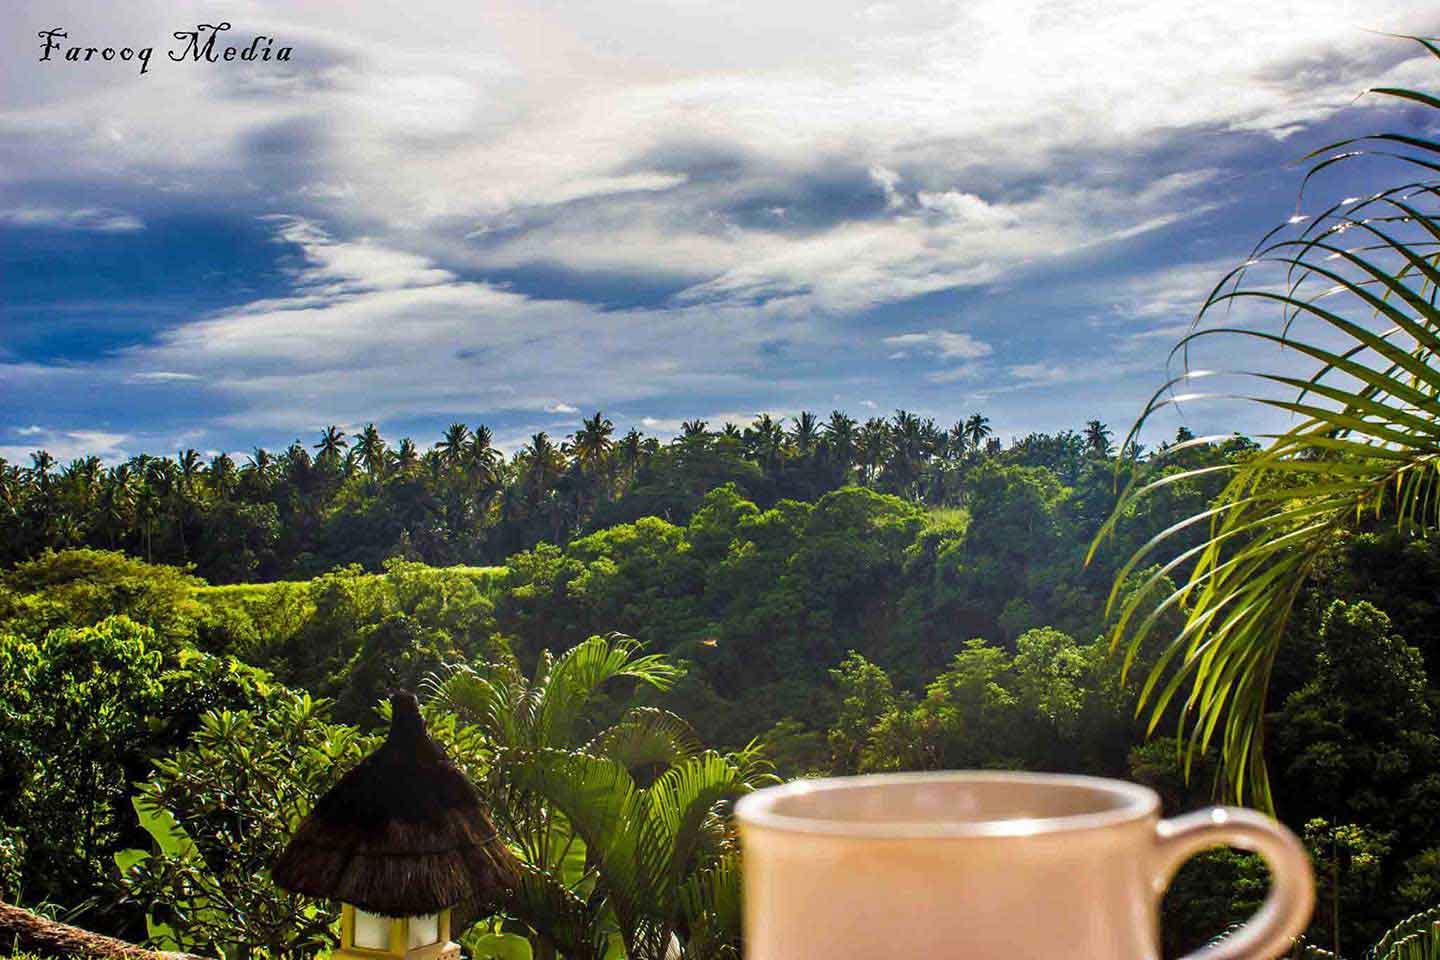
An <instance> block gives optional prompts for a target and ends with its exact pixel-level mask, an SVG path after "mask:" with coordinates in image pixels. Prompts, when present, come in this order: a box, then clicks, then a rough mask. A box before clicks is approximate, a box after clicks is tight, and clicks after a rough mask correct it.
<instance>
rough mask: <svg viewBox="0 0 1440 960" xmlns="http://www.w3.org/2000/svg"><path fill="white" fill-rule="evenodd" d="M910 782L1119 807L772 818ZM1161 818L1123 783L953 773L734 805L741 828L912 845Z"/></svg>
mask: <svg viewBox="0 0 1440 960" xmlns="http://www.w3.org/2000/svg"><path fill="white" fill-rule="evenodd" d="M913 783H962V784H963V783H1001V784H1005V783H1010V784H1027V785H1031V786H1034V785H1049V786H1056V787H1070V788H1083V789H1087V790H1096V791H1101V792H1104V793H1108V794H1111V795H1112V796H1115V797H1118V798H1119V801H1120V802H1119V803H1118V804H1117V805H1116V806H1114V807H1111V808H1109V809H1105V810H1096V811H1093V812H1089V813H1072V814H1062V815H1059V816H1053V817H1011V818H1007V819H994V820H976V821H972V822H965V821H944V820H936V821H896V822H893V823H875V822H862V821H854V820H836V819H827V818H823V817H797V816H791V815H788V814H782V813H776V812H775V808H776V806H777V805H778V804H779V803H780V802H781V801H783V800H787V799H789V798H791V797H796V796H805V795H807V794H811V793H818V792H821V791H828V790H852V789H856V788H861V787H873V786H876V785H882V786H883V785H886V784H897V785H898V784H913ZM1159 814H1160V797H1159V795H1158V794H1156V793H1155V791H1154V790H1151V789H1150V788H1149V787H1145V786H1141V785H1140V784H1138V783H1130V782H1128V781H1125V780H1111V779H1109V778H1106V777H1089V776H1083V775H1080V774H1066V773H1026V772H1019V771H998V770H996V771H991V770H956V771H941V772H925V773H880V774H865V775H862V776H854V777H825V778H819V779H809V780H805V779H801V780H792V781H790V782H789V783H784V784H780V785H779V786H774V787H766V788H764V789H762V790H757V791H755V792H754V793H751V794H747V795H746V796H744V797H741V798H740V800H739V801H737V802H736V804H735V819H736V820H737V821H738V822H739V824H740V825H741V827H759V828H761V829H765V830H774V831H778V832H782V833H799V834H810V835H815V836H825V837H835V838H845V839H852V838H853V839H877V840H916V839H934V840H945V839H967V838H984V837H1031V836H1038V835H1042V834H1055V833H1069V832H1075V831H1082V830H1102V829H1105V828H1107V827H1115V826H1119V825H1120V824H1124V823H1129V822H1132V821H1137V820H1145V819H1148V818H1151V817H1156V818H1158V817H1159Z"/></svg>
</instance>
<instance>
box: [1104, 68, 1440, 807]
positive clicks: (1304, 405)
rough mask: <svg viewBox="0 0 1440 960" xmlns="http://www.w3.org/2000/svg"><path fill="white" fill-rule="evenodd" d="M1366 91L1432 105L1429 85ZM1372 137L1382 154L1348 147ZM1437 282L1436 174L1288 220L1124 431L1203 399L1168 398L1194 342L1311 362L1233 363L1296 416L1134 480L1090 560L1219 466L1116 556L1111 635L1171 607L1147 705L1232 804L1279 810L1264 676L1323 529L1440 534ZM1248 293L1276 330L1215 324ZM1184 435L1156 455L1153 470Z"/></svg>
mask: <svg viewBox="0 0 1440 960" xmlns="http://www.w3.org/2000/svg"><path fill="white" fill-rule="evenodd" d="M1420 42H1421V43H1423V44H1424V45H1425V46H1426V48H1427V49H1429V50H1430V51H1431V52H1432V53H1434V52H1435V49H1436V48H1435V47H1434V45H1433V44H1430V43H1429V42H1427V41H1420ZM1374 92H1376V93H1379V94H1382V95H1385V96H1389V97H1395V98H1400V99H1403V100H1405V101H1406V102H1410V103H1419V104H1422V105H1424V106H1425V107H1427V108H1430V109H1440V99H1436V98H1434V97H1431V96H1429V95H1428V94H1421V93H1417V92H1415V91H1405V90H1394V89H1382V90H1376V91H1374ZM1367 141H1368V142H1369V144H1370V146H1372V147H1373V146H1374V145H1375V144H1383V146H1384V149H1383V150H1378V151H1377V150H1373V149H1370V150H1367V149H1351V148H1352V147H1364V146H1365V145H1366V142H1367ZM1393 148H1400V151H1399V152H1398V153H1397V152H1396V150H1395V149H1393ZM1334 151H1339V152H1334ZM1321 153H1324V154H1326V155H1325V156H1323V158H1322V159H1320V160H1319V161H1318V162H1317V163H1315V164H1314V166H1313V167H1312V169H1311V171H1310V173H1309V174H1308V175H1307V177H1306V182H1307V183H1308V182H1309V181H1310V179H1311V178H1312V177H1314V176H1315V174H1317V173H1318V172H1320V171H1321V170H1323V169H1326V168H1328V167H1331V166H1333V165H1335V164H1337V163H1341V162H1346V161H1349V160H1352V159H1354V158H1357V157H1361V156H1373V155H1376V154H1377V153H1378V154H1379V155H1380V156H1385V157H1391V158H1396V157H1398V158H1399V159H1401V160H1404V161H1406V163H1407V164H1408V165H1409V166H1410V167H1411V168H1419V169H1422V170H1424V171H1426V173H1434V172H1436V170H1437V169H1440V166H1437V164H1436V163H1435V161H1433V160H1431V159H1429V156H1430V155H1435V154H1440V142H1436V141H1431V140H1426V139H1423V138H1419V137H1410V136H1400V135H1396V134H1381V135H1378V136H1376V137H1372V138H1362V139H1361V140H1351V141H1343V142H1341V143H1337V144H1332V145H1331V147H1330V148H1327V149H1325V150H1323V151H1322V152H1321ZM1316 156H1320V153H1317V154H1312V156H1311V158H1310V159H1314V158H1315V157H1316ZM1301 224H1303V226H1301ZM1437 287H1440V181H1435V180H1416V181H1410V182H1407V183H1403V184H1401V185H1399V186H1396V187H1392V188H1390V189H1387V190H1384V191H1381V192H1378V193H1375V194H1372V195H1370V196H1367V197H1362V198H1358V199H1357V198H1347V199H1346V200H1343V201H1341V202H1339V203H1336V204H1333V205H1332V206H1330V207H1329V208H1327V209H1326V210H1325V211H1324V212H1323V213H1321V214H1320V215H1319V216H1318V217H1315V218H1313V219H1309V220H1305V219H1303V218H1296V219H1295V220H1294V221H1292V223H1290V224H1287V225H1285V226H1282V227H1281V228H1277V230H1275V231H1272V232H1271V233H1270V234H1269V235H1267V237H1266V238H1265V239H1264V240H1263V241H1262V243H1261V245H1260V246H1259V247H1257V249H1256V251H1255V252H1254V254H1253V255H1252V256H1251V257H1250V258H1249V259H1248V260H1247V261H1246V262H1245V263H1244V264H1242V265H1241V266H1240V267H1237V268H1236V269H1235V270H1234V271H1232V272H1231V273H1230V274H1229V275H1227V276H1226V277H1225V278H1223V279H1222V280H1221V282H1220V283H1219V284H1217V285H1216V287H1215V289H1214V290H1213V291H1212V292H1211V294H1210V295H1209V297H1208V298H1207V299H1206V301H1205V303H1204V305H1203V306H1202V307H1201V309H1200V312H1199V315H1198V316H1197V319H1196V322H1195V327H1194V329H1193V330H1192V332H1191V333H1190V334H1189V335H1187V336H1186V337H1184V338H1183V339H1182V340H1181V341H1180V343H1179V344H1178V345H1177V346H1176V348H1175V351H1174V353H1172V358H1178V359H1179V360H1180V361H1181V362H1182V363H1183V365H1184V367H1185V370H1184V372H1183V374H1181V375H1179V376H1177V377H1175V378H1174V379H1173V380H1171V381H1170V382H1169V383H1167V384H1166V385H1165V387H1163V388H1162V389H1161V390H1160V391H1158V392H1157V393H1156V395H1155V396H1154V397H1152V399H1151V401H1150V403H1149V404H1148V405H1147V406H1146V408H1145V410H1144V412H1143V413H1142V414H1141V416H1140V417H1139V419H1138V420H1137V422H1136V425H1135V427H1134V428H1133V429H1132V430H1131V433H1130V437H1131V438H1133V437H1135V436H1136V435H1137V434H1138V433H1139V431H1140V429H1141V427H1143V426H1144V424H1145V423H1146V422H1147V421H1148V420H1149V419H1150V418H1151V417H1152V416H1153V415H1154V414H1155V413H1156V412H1157V411H1159V410H1161V409H1166V408H1168V407H1171V406H1173V405H1175V404H1177V403H1179V402H1180V401H1181V400H1185V401H1189V400H1191V399H1195V396H1194V395H1187V396H1184V397H1180V396H1177V395H1176V394H1177V392H1178V391H1179V390H1183V389H1184V388H1185V386H1186V385H1187V384H1188V383H1189V382H1190V381H1191V380H1194V379H1199V378H1201V377H1214V376H1216V375H1217V373H1216V371H1210V370H1198V369H1196V370H1192V369H1190V356H1191V352H1192V351H1193V350H1196V349H1200V348H1202V347H1204V346H1205V345H1206V344H1208V343H1209V342H1210V341H1211V340H1212V339H1215V338H1222V339H1223V340H1225V341H1231V342H1238V343H1242V344H1243V343H1248V344H1253V345H1254V348H1250V347H1246V348H1244V350H1243V352H1244V353H1245V354H1246V355H1250V354H1254V353H1256V352H1257V350H1258V349H1261V348H1271V349H1277V350H1278V351H1282V352H1283V353H1282V354H1279V355H1284V356H1289V357H1292V358H1294V359H1293V362H1298V363H1300V364H1303V365H1307V366H1308V368H1309V369H1308V372H1306V373H1303V374H1300V375H1291V374H1289V373H1286V372H1284V371H1275V370H1264V369H1261V370H1241V371H1231V372H1230V375H1232V376H1234V377H1236V378H1238V379H1240V380H1242V381H1245V380H1248V381H1250V382H1252V383H1254V384H1256V385H1257V386H1258V387H1259V388H1260V389H1258V390H1256V391H1254V392H1247V393H1246V394H1244V395H1242V399H1244V400H1245V401H1246V402H1247V403H1249V404H1251V405H1254V406H1257V407H1259V408H1261V409H1265V410H1269V411H1273V412H1274V414H1276V415H1277V418H1283V419H1286V420H1289V421H1290V423H1291V426H1290V427H1289V429H1286V430H1284V431H1283V432H1280V433H1275V434H1270V435H1265V436H1262V438H1261V439H1263V440H1266V441H1267V443H1266V445H1265V447H1264V449H1262V450H1261V451H1260V452H1259V453H1257V454H1255V455H1254V456H1253V457H1251V458H1249V459H1248V460H1245V461H1243V462H1239V463H1233V464H1225V465H1221V466H1218V467H1217V466H1209V467H1204V468H1199V469H1188V470H1184V469H1173V468H1172V469H1170V470H1169V471H1168V472H1167V473H1166V474H1165V475H1163V476H1161V477H1159V478H1154V477H1153V476H1152V478H1150V479H1148V480H1145V481H1136V480H1132V481H1130V483H1129V485H1128V486H1127V487H1126V489H1125V490H1124V493H1123V495H1122V496H1121V498H1120V501H1119V505H1118V506H1117V508H1116V510H1115V512H1114V514H1113V515H1112V517H1111V518H1110V520H1109V521H1108V522H1107V523H1106V525H1105V526H1104V527H1103V528H1102V529H1101V531H1100V534H1099V535H1098V536H1097V538H1096V541H1095V543H1094V544H1092V546H1091V551H1090V555H1091V557H1093V556H1094V555H1095V553H1096V550H1097V549H1098V547H1099V545H1100V543H1101V541H1102V540H1103V539H1104V538H1106V537H1107V536H1108V535H1109V534H1110V533H1111V532H1112V531H1113V529H1114V527H1115V525H1116V524H1117V523H1118V522H1119V521H1120V519H1121V518H1122V517H1123V516H1125V515H1127V514H1128V513H1130V512H1132V511H1133V509H1134V507H1135V505H1136V504H1137V502H1138V501H1140V500H1141V499H1143V498H1145V497H1147V496H1150V495H1152V494H1154V493H1155V492H1156V491H1157V490H1159V489H1161V488H1162V487H1164V486H1167V485H1170V484H1174V483H1181V482H1185V481H1189V480H1195V479H1198V478H1200V477H1202V476H1210V475H1215V474H1219V475H1224V476H1226V477H1227V479H1226V484H1225V487H1224V489H1223V490H1222V491H1221V493H1220V494H1219V496H1218V497H1217V498H1216V499H1215V501H1214V502H1213V503H1212V504H1211V505H1210V507H1209V508H1208V509H1207V510H1205V511H1204V512H1202V513H1200V514H1198V515H1197V516H1195V517H1192V518H1189V519H1187V520H1185V521H1182V522H1180V523H1178V524H1175V525H1173V526H1172V527H1170V528H1169V529H1167V530H1165V531H1163V532H1162V533H1161V534H1159V535H1157V536H1156V537H1154V538H1153V539H1152V540H1151V541H1150V542H1148V543H1146V544H1145V545H1144V546H1143V547H1141V548H1140V550H1138V551H1137V552H1136V554H1135V555H1134V556H1133V557H1132V558H1131V560H1130V561H1129V562H1128V563H1126V564H1125V565H1124V566H1123V567H1122V568H1121V570H1120V572H1119V574H1117V577H1116V579H1115V584H1114V587H1113V589H1112V592H1111V596H1110V604H1109V607H1110V612H1111V613H1112V614H1114V615H1115V621H1114V622H1115V627H1114V640H1115V642H1116V643H1118V644H1126V645H1128V650H1127V659H1126V663H1127V666H1128V664H1129V662H1130V661H1131V660H1132V659H1133V657H1134V655H1135V653H1136V651H1138V650H1139V649H1140V647H1141V645H1142V644H1143V643H1144V641H1145V639H1146V637H1147V635H1148V634H1149V633H1150V632H1151V631H1152V630H1153V629H1154V628H1155V625H1156V624H1157V623H1159V622H1161V621H1160V618H1159V616H1158V614H1159V613H1160V612H1161V611H1162V610H1171V609H1175V610H1179V611H1181V612H1182V614H1183V618H1184V625H1183V627H1182V628H1181V630H1180V633H1179V634H1178V635H1177V636H1176V637H1174V638H1173V640H1172V641H1171V643H1170V645H1169V647H1168V649H1167V651H1166V652H1165V653H1164V654H1163V655H1162V656H1161V657H1160V659H1159V662H1158V664H1157V665H1156V666H1155V667H1154V668H1153V672H1152V674H1151V675H1150V677H1149V678H1148V680H1147V682H1146V684H1145V685H1144V687H1143V691H1142V704H1143V705H1145V706H1147V707H1148V709H1149V710H1150V726H1151V728H1152V729H1153V728H1154V726H1155V724H1156V723H1158V722H1160V721H1161V719H1162V717H1163V715H1164V714H1165V713H1166V711H1167V710H1169V709H1171V708H1172V707H1175V708H1177V713H1178V715H1179V722H1180V723H1181V725H1182V728H1186V729H1188V736H1187V738H1186V742H1187V743H1188V745H1189V749H1190V753H1189V756H1190V757H1192V758H1193V757H1194V756H1196V755H1197V754H1198V753H1201V752H1203V751H1204V750H1205V749H1206V748H1208V747H1209V746H1210V745H1211V744H1212V743H1213V742H1216V741H1217V740H1218V742H1219V743H1220V744H1221V746H1222V748H1223V755H1224V759H1225V762H1224V765H1223V771H1222V776H1223V778H1224V782H1225V783H1226V784H1227V789H1228V791H1229V792H1230V794H1231V796H1232V798H1233V799H1234V800H1235V801H1236V802H1245V801H1246V800H1247V798H1248V799H1250V800H1252V801H1253V802H1255V803H1257V804H1258V805H1260V806H1262V807H1269V806H1270V805H1271V800H1270V793H1269V785H1268V778H1267V774H1266V769H1265V757H1264V725H1263V717H1264V713H1265V709H1266V692H1267V689H1268V686H1269V680H1270V673H1271V670H1272V667H1273V664H1274V662H1275V656H1276V650H1277V647H1278V645H1279V643H1280V641H1281V638H1282V637H1283V635H1284V633H1285V631H1286V629H1287V626H1288V624H1289V621H1290V618H1291V615H1292V612H1293V611H1294V609H1295V606H1296V604H1297V601H1298V599H1299V597H1300V595H1301V590H1302V588H1303V586H1304V585H1305V583H1306V582H1307V581H1308V580H1309V578H1310V577H1311V575H1312V573H1313V572H1314V571H1315V568H1316V564H1317V562H1319V560H1320V559H1321V558H1322V557H1323V556H1324V555H1325V553H1326V550H1327V548H1329V546H1330V545H1331V544H1332V543H1333V541H1334V539H1335V537H1336V536H1337V535H1338V534H1340V533H1341V532H1342V531H1344V530H1346V529H1347V528H1349V527H1351V526H1353V525H1354V524H1355V523H1357V522H1358V521H1360V520H1362V519H1364V518H1366V517H1371V518H1384V519H1385V520H1387V521H1389V522H1393V523H1394V524H1395V525H1396V527H1397V528H1398V529H1399V530H1400V531H1401V532H1402V533H1404V534H1406V535H1412V536H1425V535H1428V534H1429V533H1431V532H1433V531H1434V530H1436V529H1437V527H1440V366H1437V364H1436V363H1435V357H1436V354H1437V351H1440V307H1437V304H1436V291H1437ZM1251 304H1255V305H1259V306H1262V307H1263V306H1266V305H1269V306H1273V307H1277V308H1278V315H1277V317H1276V324H1275V326H1274V328H1267V327H1264V326H1261V325H1258V324H1255V323H1250V322H1241V323H1234V322H1226V323H1223V324H1214V323H1212V320H1213V319H1214V318H1215V317H1216V316H1217V315H1219V314H1221V313H1225V314H1227V315H1233V314H1234V313H1235V312H1236V311H1237V310H1238V311H1239V312H1241V313H1244V312H1245V311H1244V308H1246V307H1247V306H1248V305H1251ZM1242 319H1243V318H1242ZM1233 352H1234V353H1237V354H1238V353H1241V352H1242V351H1233ZM1206 439H1209V438H1206ZM1191 445H1193V444H1190V445H1184V444H1182V445H1180V446H1178V447H1176V448H1173V449H1172V450H1170V451H1168V452H1167V453H1166V454H1162V455H1161V456H1160V457H1158V458H1157V461H1156V462H1157V466H1158V467H1159V468H1160V469H1164V468H1165V466H1166V462H1165V461H1166V457H1172V458H1173V457H1174V455H1175V454H1177V453H1178V452H1180V449H1181V448H1182V447H1185V446H1191ZM1197 531H1201V532H1202V536H1201V540H1200V542H1199V543H1198V544H1195V543H1194V536H1195V533H1196V532H1197ZM1167 549H1169V550H1170V551H1171V554H1172V555H1171V556H1169V557H1167V558H1165V559H1164V560H1163V562H1162V563H1161V564H1160V565H1159V566H1158V567H1157V568H1155V570H1154V571H1152V572H1151V574H1150V575H1149V578H1148V580H1147V582H1146V583H1145V584H1144V585H1143V587H1142V588H1141V589H1138V590H1133V591H1130V592H1129V593H1127V594H1125V595H1124V596H1123V597H1122V586H1124V584H1125V583H1126V580H1127V577H1128V576H1129V575H1130V574H1131V573H1132V572H1134V571H1135V570H1136V569H1139V567H1140V565H1141V562H1142V561H1145V560H1147V559H1149V558H1151V556H1152V555H1154V554H1156V553H1163V552H1165V551H1166V550H1167ZM1172 575H1178V576H1183V577H1184V581H1183V582H1182V583H1181V584H1180V586H1178V587H1177V588H1175V589H1174V590H1173V591H1172V592H1170V593H1169V595H1168V596H1163V597H1162V598H1161V600H1160V601H1159V603H1158V609H1156V608H1155V607H1156V599H1155V595H1154V592H1153V591H1152V589H1151V588H1153V587H1156V586H1157V585H1158V584H1160V583H1161V582H1162V581H1163V579H1164V578H1165V577H1168V576H1172Z"/></svg>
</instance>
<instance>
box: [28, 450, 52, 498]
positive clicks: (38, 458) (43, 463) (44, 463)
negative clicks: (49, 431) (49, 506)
mask: <svg viewBox="0 0 1440 960" xmlns="http://www.w3.org/2000/svg"><path fill="white" fill-rule="evenodd" d="M53 469H55V458H54V457H52V456H51V455H50V451H49V450H36V451H35V452H34V453H32V454H30V476H31V478H32V480H33V482H34V483H35V485H36V486H38V487H39V488H40V492H41V493H48V492H49V490H50V480H51V477H50V471H51V470H53Z"/></svg>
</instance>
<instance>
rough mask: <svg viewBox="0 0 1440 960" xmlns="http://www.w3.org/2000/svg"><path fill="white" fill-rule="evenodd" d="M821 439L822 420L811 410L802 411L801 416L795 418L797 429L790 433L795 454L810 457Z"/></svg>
mask: <svg viewBox="0 0 1440 960" xmlns="http://www.w3.org/2000/svg"><path fill="white" fill-rule="evenodd" d="M819 439H820V420H819V419H818V418H817V417H816V416H815V414H813V413H811V412H810V411H809V410H802V411H800V416H798V417H796V418H795V427H794V429H792V430H791V431H790V442H791V443H793V444H794V445H795V453H796V454H797V455H799V456H801V457H808V456H809V455H810V451H812V450H814V449H815V443H816V441H817V440H819Z"/></svg>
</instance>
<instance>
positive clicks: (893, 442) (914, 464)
mask: <svg viewBox="0 0 1440 960" xmlns="http://www.w3.org/2000/svg"><path fill="white" fill-rule="evenodd" d="M928 446H929V443H928V440H927V436H926V431H925V425H924V424H923V423H922V422H921V420H920V418H919V417H917V416H916V415H915V414H913V413H911V412H909V411H908V410H896V411H895V416H894V417H893V418H891V423H890V450H889V454H890V455H889V458H888V459H887V460H886V462H885V475H886V476H887V477H889V478H890V485H891V486H892V487H893V489H894V490H895V492H896V493H898V494H900V495H901V496H906V497H913V496H914V495H915V484H916V482H917V481H918V480H919V479H920V471H921V469H922V468H923V467H924V465H925V460H926V457H927V455H928V454H927V448H928Z"/></svg>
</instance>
